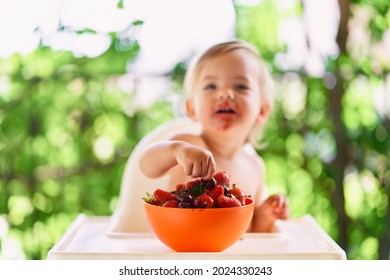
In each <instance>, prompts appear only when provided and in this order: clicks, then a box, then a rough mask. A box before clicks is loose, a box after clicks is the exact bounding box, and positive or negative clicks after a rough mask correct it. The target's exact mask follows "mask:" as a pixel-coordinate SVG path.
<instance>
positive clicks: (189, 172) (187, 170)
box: [183, 164, 193, 176]
mask: <svg viewBox="0 0 390 280" xmlns="http://www.w3.org/2000/svg"><path fill="white" fill-rule="evenodd" d="M183 169H184V174H186V175H187V176H192V169H193V165H192V164H186V165H184V166H183Z"/></svg>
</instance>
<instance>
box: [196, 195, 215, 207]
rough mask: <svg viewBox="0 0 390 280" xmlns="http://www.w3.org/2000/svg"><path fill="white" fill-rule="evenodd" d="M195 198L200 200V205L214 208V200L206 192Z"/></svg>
mask: <svg viewBox="0 0 390 280" xmlns="http://www.w3.org/2000/svg"><path fill="white" fill-rule="evenodd" d="M195 200H197V201H199V204H200V205H205V206H206V208H213V206H214V200H213V199H212V198H211V197H210V196H208V195H207V194H205V193H204V194H201V195H200V196H198V197H197V198H196V199H195Z"/></svg>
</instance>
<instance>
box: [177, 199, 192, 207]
mask: <svg viewBox="0 0 390 280" xmlns="http://www.w3.org/2000/svg"><path fill="white" fill-rule="evenodd" d="M178 206H179V208H191V206H192V204H191V203H189V202H183V201H182V202H180V203H179V205H178Z"/></svg>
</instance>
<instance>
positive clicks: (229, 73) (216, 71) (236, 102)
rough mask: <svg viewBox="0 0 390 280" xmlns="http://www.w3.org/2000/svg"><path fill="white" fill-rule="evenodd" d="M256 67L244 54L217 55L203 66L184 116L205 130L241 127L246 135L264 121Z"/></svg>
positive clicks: (257, 67)
mask: <svg viewBox="0 0 390 280" xmlns="http://www.w3.org/2000/svg"><path fill="white" fill-rule="evenodd" d="M259 71H260V70H259V66H258V64H257V61H256V59H255V58H254V57H252V56H251V55H250V54H248V53H246V52H245V51H243V50H235V51H232V52H228V53H225V54H221V55H218V56H216V57H213V58H211V59H209V60H208V61H207V62H205V63H204V65H203V67H202V68H201V70H200V73H199V76H198V79H197V82H196V85H195V87H194V92H193V95H192V97H191V98H190V99H189V100H188V101H187V103H186V109H187V113H188V115H189V116H190V117H192V118H193V119H196V120H198V121H200V122H201V123H202V124H203V127H204V128H205V129H207V128H214V129H217V130H219V131H225V130H228V129H230V128H233V127H240V129H242V132H243V133H247V132H249V131H250V129H251V128H252V127H253V125H254V124H255V122H256V121H259V120H261V119H262V117H264V114H265V110H263V109H264V105H265V104H262V100H261V96H260V81H259V78H258V77H259V75H260V72H259Z"/></svg>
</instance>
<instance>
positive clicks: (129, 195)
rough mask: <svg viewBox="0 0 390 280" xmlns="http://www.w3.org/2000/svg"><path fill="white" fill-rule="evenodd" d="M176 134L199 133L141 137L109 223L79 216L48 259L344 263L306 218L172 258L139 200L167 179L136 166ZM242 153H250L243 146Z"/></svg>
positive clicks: (175, 125)
mask: <svg viewBox="0 0 390 280" xmlns="http://www.w3.org/2000/svg"><path fill="white" fill-rule="evenodd" d="M179 132H180V133H199V132H200V125H199V124H197V123H194V122H192V121H191V120H189V119H178V120H174V121H170V122H168V123H167V124H164V125H162V126H160V127H158V128H156V129H155V130H153V131H152V132H150V133H149V134H148V135H146V137H144V138H143V139H142V140H141V141H140V142H139V144H138V145H137V146H136V147H135V149H134V150H133V152H132V154H131V155H130V157H129V159H128V162H127V164H126V168H125V170H124V173H123V177H122V184H121V189H120V197H119V203H118V206H117V208H116V210H115V212H114V214H113V215H112V216H110V217H106V216H100V217H99V216H97V217H94V216H92V217H89V216H86V215H84V214H80V215H79V216H78V217H77V218H76V219H75V221H74V222H73V223H72V224H71V225H70V226H69V228H68V230H67V231H66V232H65V233H64V235H63V236H62V238H61V239H60V240H59V241H58V242H57V243H56V244H55V245H54V246H53V248H52V249H51V250H50V251H49V253H48V259H52V260H53V259H54V260H55V259H57V260H66V259H67V260H75V259H87V260H92V259H104V260H107V259H126V260H129V259H137V260H139V259H153V260H155V259H179V260H184V259H191V260H192V259H203V260H204V259H257V260H258V259H265V260H269V259H333V260H334V259H346V254H345V252H344V251H343V250H342V249H341V248H340V247H339V246H338V245H337V244H336V243H335V242H334V241H333V240H332V239H331V238H330V237H329V236H328V235H327V233H326V232H325V231H324V230H323V229H322V228H321V227H320V226H319V225H318V224H317V223H316V221H315V220H314V219H313V218H312V217H311V216H310V215H305V216H303V217H300V218H292V219H289V220H287V221H280V223H279V225H278V228H279V229H280V230H279V232H277V233H246V234H245V235H244V238H243V239H242V240H240V241H239V242H237V243H236V244H234V245H233V246H232V247H230V248H228V249H227V250H225V251H224V252H221V253H204V254H203V253H191V252H187V253H178V252H174V251H172V250H170V249H169V248H168V247H166V246H165V245H163V243H161V242H160V241H159V240H158V239H157V238H156V237H155V236H154V235H153V233H152V232H151V229H150V227H149V225H148V223H147V220H146V216H145V214H144V207H143V201H142V197H144V196H145V195H146V192H149V193H153V192H154V190H155V189H156V188H164V187H165V186H167V182H168V178H167V177H166V176H165V177H162V178H159V179H149V178H147V177H145V176H144V175H143V174H142V172H141V170H140V168H139V165H138V162H139V157H140V152H141V150H142V149H143V148H144V147H145V146H146V145H148V144H150V143H153V142H155V141H159V140H164V139H168V138H170V137H171V136H173V135H174V134H177V133H179ZM246 148H249V149H250V150H251V151H253V152H255V151H254V149H253V147H252V146H251V145H249V144H248V145H247V147H246ZM156 160H158V159H156Z"/></svg>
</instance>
